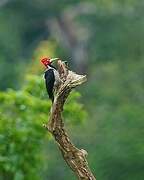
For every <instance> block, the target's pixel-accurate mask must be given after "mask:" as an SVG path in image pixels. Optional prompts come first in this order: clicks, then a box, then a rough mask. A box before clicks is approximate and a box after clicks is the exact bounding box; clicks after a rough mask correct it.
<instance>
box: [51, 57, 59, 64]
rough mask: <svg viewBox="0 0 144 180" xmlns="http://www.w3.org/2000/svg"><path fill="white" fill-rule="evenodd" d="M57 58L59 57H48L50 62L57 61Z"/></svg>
mask: <svg viewBox="0 0 144 180" xmlns="http://www.w3.org/2000/svg"><path fill="white" fill-rule="evenodd" d="M57 60H59V58H52V59H50V62H51V63H53V62H54V61H57Z"/></svg>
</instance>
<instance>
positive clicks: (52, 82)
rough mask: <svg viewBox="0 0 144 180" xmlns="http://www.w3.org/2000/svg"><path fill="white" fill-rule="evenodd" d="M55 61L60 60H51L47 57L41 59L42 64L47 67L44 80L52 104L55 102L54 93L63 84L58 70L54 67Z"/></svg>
mask: <svg viewBox="0 0 144 180" xmlns="http://www.w3.org/2000/svg"><path fill="white" fill-rule="evenodd" d="M55 60H58V58H54V59H50V58H48V57H46V58H42V59H41V63H42V64H43V65H44V66H45V67H46V71H45V73H44V78H45V84H46V89H47V93H48V96H49V98H50V99H51V101H52V103H53V101H54V91H55V90H56V89H57V88H58V86H59V85H60V82H61V80H60V77H59V73H58V71H57V69H56V68H55V67H54V66H53V65H52V62H53V61H55Z"/></svg>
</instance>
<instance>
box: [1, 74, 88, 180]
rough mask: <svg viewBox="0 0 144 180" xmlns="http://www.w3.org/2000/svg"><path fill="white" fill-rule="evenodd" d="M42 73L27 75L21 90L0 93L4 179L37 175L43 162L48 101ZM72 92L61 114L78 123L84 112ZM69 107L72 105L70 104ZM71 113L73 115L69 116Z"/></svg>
mask: <svg viewBox="0 0 144 180" xmlns="http://www.w3.org/2000/svg"><path fill="white" fill-rule="evenodd" d="M44 85H45V84H44V81H43V80H42V77H39V76H36V75H29V76H27V81H26V83H25V84H24V86H23V87H22V89H21V90H18V91H15V90H12V89H10V90H8V91H7V92H1V93H0V104H1V106H0V119H1V123H0V144H1V146H0V176H1V177H2V178H3V179H5V178H8V179H15V180H22V179H27V180H29V179H40V172H41V170H40V167H41V168H42V167H43V166H44V163H46V162H45V161H44V160H45V157H44V153H43V148H44V143H46V142H47V140H48V139H47V138H48V136H47V132H46V131H45V129H44V128H43V127H42V124H43V123H46V122H47V119H48V112H49V111H50V107H51V102H50V101H49V100H48V98H47V95H46V92H45V86H44ZM78 96H79V94H78V93H77V92H73V93H72V94H71V97H70V100H69V102H68V103H67V105H66V108H65V109H66V113H64V116H65V117H66V119H67V120H68V121H71V123H73V122H74V123H80V121H81V118H85V117H86V116H85V115H86V113H85V111H84V110H83V108H82V105H81V104H80V103H78V102H77V100H76V99H77V98H78ZM71 107H72V108H71ZM72 114H74V116H72V117H70V116H71V115H72Z"/></svg>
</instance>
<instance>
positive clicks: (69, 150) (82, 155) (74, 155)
mask: <svg viewBox="0 0 144 180" xmlns="http://www.w3.org/2000/svg"><path fill="white" fill-rule="evenodd" d="M58 71H59V74H60V77H61V79H62V83H61V85H60V87H59V88H58V91H57V93H56V95H55V99H54V103H53V105H52V108H51V112H50V118H49V121H48V124H46V125H45V127H46V128H47V129H48V130H49V131H50V132H51V134H52V135H53V137H54V138H55V140H56V142H57V144H58V147H59V149H60V151H61V153H62V156H63V158H64V160H65V161H66V163H67V164H68V165H69V167H70V168H71V169H72V170H73V171H74V173H75V174H76V175H77V177H78V179H79V180H96V178H95V177H94V175H93V174H92V172H91V171H90V169H89V167H88V162H87V160H86V156H87V152H86V151H85V150H84V149H81V150H80V149H78V148H77V147H75V146H74V144H73V143H72V142H71V140H70V138H69V136H68V134H67V132H66V130H65V128H64V122H63V120H62V116H61V113H62V111H63V106H64V103H65V101H66V99H67V97H68V95H69V93H70V92H71V90H72V89H73V88H75V87H76V86H78V85H80V84H82V83H84V82H85V81H86V76H83V75H77V74H76V73H74V72H72V71H69V70H68V69H67V67H66V65H65V64H64V63H63V62H62V61H60V60H59V61H58Z"/></svg>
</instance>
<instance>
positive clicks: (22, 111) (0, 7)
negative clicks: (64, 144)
mask: <svg viewBox="0 0 144 180" xmlns="http://www.w3.org/2000/svg"><path fill="white" fill-rule="evenodd" d="M143 9H144V1H134V0H125V1H123V0H93V1H90V0H83V1H80V0H69V1H68V0H67V1H66V0H61V1H58V0H53V1H51V0H31V1H24V0H1V1H0V180H31V179H34V180H46V179H48V180H65V179H69V180H75V179H76V177H75V176H74V174H73V172H71V170H70V169H69V168H68V167H67V165H66V164H65V162H64V161H63V159H62V157H61V154H60V152H59V150H58V148H57V146H56V144H55V143H54V141H53V138H52V137H51V136H50V134H48V133H47V132H46V131H45V129H44V128H43V127H42V124H43V123H45V122H46V121H47V119H48V112H49V110H50V106H51V102H50V101H49V99H48V97H47V94H46V91H45V84H44V80H43V72H44V69H43V67H42V65H41V64H40V63H39V58H40V57H42V56H50V57H60V58H61V59H62V60H67V61H68V62H69V66H70V67H71V69H72V70H74V71H76V72H77V73H79V74H82V73H83V74H87V76H88V81H87V82H86V83H85V84H84V85H82V86H81V87H79V88H78V89H76V91H74V92H73V93H72V94H71V96H70V97H69V100H68V101H67V104H66V106H65V110H64V114H63V115H64V118H65V122H66V128H67V129H68V132H69V134H70V136H71V137H72V140H73V142H74V143H75V144H76V146H78V147H79V148H84V149H86V150H87V151H88V153H89V155H88V162H89V165H90V167H91V169H92V171H93V173H94V174H95V175H96V177H97V179H98V180H143V179H144V140H143V137H144V123H143V121H144V113H143V112H144V39H143V37H144V11H143Z"/></svg>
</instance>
